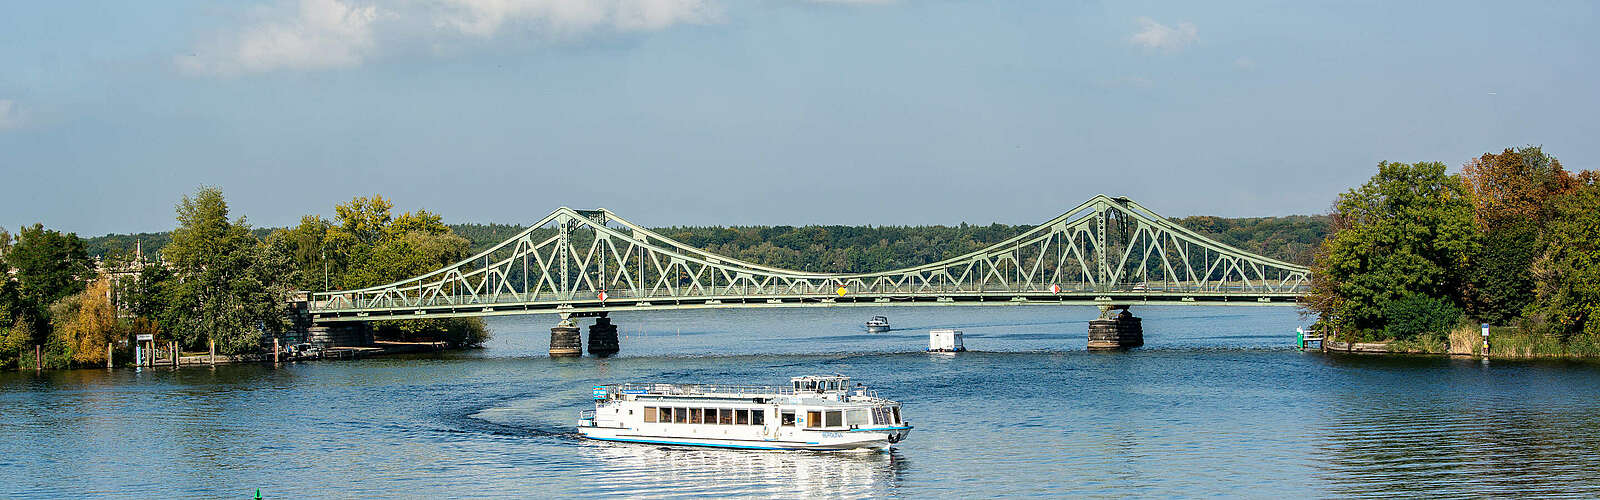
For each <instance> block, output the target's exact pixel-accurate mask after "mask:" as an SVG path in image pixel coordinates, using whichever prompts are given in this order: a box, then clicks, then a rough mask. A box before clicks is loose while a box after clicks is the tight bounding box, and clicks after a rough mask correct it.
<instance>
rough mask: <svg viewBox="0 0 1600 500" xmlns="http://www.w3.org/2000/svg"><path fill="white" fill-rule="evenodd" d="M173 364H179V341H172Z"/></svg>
mask: <svg viewBox="0 0 1600 500" xmlns="http://www.w3.org/2000/svg"><path fill="white" fill-rule="evenodd" d="M172 366H178V341H176V340H174V341H172Z"/></svg>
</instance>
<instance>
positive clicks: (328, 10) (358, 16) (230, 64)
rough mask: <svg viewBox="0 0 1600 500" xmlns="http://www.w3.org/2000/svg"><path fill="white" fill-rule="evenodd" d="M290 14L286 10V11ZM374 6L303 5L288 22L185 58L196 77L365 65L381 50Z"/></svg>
mask: <svg viewBox="0 0 1600 500" xmlns="http://www.w3.org/2000/svg"><path fill="white" fill-rule="evenodd" d="M285 10H287V9H285ZM378 16H379V12H378V8H377V6H375V5H356V4H354V3H353V2H348V3H347V2H342V1H340V0H300V2H299V6H298V8H297V9H294V10H293V13H292V14H290V16H289V18H288V19H269V20H264V21H263V22H261V23H259V24H256V25H254V26H250V27H247V28H245V29H244V30H243V31H241V32H240V33H239V34H238V36H237V38H231V39H230V38H227V37H223V38H221V39H219V40H217V41H216V42H214V43H212V44H209V45H206V46H201V47H196V49H195V51H194V52H193V54H191V55H189V56H180V57H179V58H178V60H177V62H178V65H179V67H180V68H182V69H184V70H185V71H188V72H190V73H195V74H209V75H223V76H227V75H236V74H241V73H262V72H267V71H274V70H280V69H327V68H341V67H348V66H355V65H358V64H361V63H362V62H363V61H365V60H366V58H367V57H369V56H370V55H371V54H372V52H373V50H374V49H375V48H376V42H375V39H374V36H373V27H374V24H375V23H376V22H377V20H378Z"/></svg>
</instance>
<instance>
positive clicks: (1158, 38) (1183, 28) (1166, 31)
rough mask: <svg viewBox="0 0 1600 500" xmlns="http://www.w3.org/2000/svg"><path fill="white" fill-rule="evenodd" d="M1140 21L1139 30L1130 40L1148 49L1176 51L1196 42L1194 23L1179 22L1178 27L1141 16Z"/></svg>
mask: <svg viewBox="0 0 1600 500" xmlns="http://www.w3.org/2000/svg"><path fill="white" fill-rule="evenodd" d="M1138 22H1139V26H1140V29H1139V32H1138V33H1134V34H1133V36H1132V37H1130V38H1129V39H1128V41H1131V42H1133V44H1134V45H1139V46H1142V47H1144V48H1147V49H1156V50H1162V51H1166V52H1175V51H1177V50H1178V49H1182V48H1183V47H1185V46H1187V45H1189V44H1191V43H1194V41H1195V35H1196V34H1197V31H1196V30H1195V27H1194V25H1193V24H1190V23H1186V22H1183V23H1178V26H1177V27H1172V26H1167V25H1165V24H1161V23H1158V22H1156V21H1155V20H1154V19H1150V18H1148V17H1141V18H1139V19H1138Z"/></svg>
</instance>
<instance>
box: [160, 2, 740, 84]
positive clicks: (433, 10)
mask: <svg viewBox="0 0 1600 500" xmlns="http://www.w3.org/2000/svg"><path fill="white" fill-rule="evenodd" d="M280 1H282V2H284V3H283V4H280V5H279V6H278V8H277V9H272V10H269V11H267V13H265V14H263V15H261V16H259V17H261V19H259V20H258V22H256V23H255V24H253V25H250V26H247V27H245V28H244V29H242V30H240V31H238V34H237V35H224V36H221V37H218V39H217V40H216V41H214V42H213V43H210V44H206V45H202V46H198V47H196V48H195V50H194V51H192V53H191V54H189V55H184V56H179V57H178V58H176V62H177V64H178V66H179V68H180V69H183V70H184V71H185V72H188V73H190V74H197V75H210V76H234V75H240V74H249V73H265V72H271V71H279V70H322V69H333V68H344V67H352V66H358V65H360V64H362V63H365V62H367V61H369V60H372V59H374V58H379V57H383V56H388V55H393V54H392V53H393V52H395V51H403V47H406V46H407V45H408V44H413V46H414V44H415V43H416V42H422V43H423V44H424V45H432V46H435V47H438V46H448V45H451V44H452V43H455V42H459V41H466V40H484V39H493V38H496V37H499V36H503V35H505V34H507V33H511V32H517V33H532V34H534V35H536V36H538V37H542V38H546V39H550V40H573V39H580V38H583V37H586V36H591V35H597V34H605V33H613V34H615V33H632V32H647V31H659V30H662V29H666V28H668V27H671V26H675V25H679V24H705V23H711V22H716V21H718V20H719V18H720V15H721V9H720V8H719V7H718V6H717V5H716V4H713V3H712V2H713V0H393V1H390V2H385V3H383V4H382V6H381V7H380V6H379V5H376V4H362V3H358V2H360V1H364V0H280ZM296 1H297V2H298V4H293V3H292V2H296Z"/></svg>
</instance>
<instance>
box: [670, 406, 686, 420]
mask: <svg viewBox="0 0 1600 500" xmlns="http://www.w3.org/2000/svg"><path fill="white" fill-rule="evenodd" d="M672 422H673V423H677V424H682V423H688V422H689V410H687V409H684V408H673V409H672Z"/></svg>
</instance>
